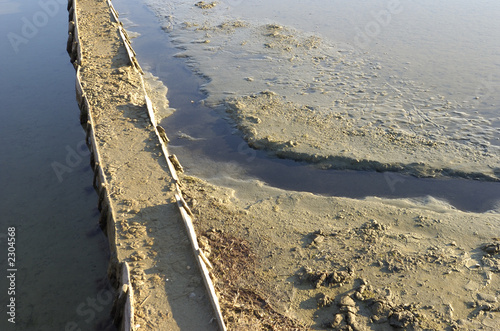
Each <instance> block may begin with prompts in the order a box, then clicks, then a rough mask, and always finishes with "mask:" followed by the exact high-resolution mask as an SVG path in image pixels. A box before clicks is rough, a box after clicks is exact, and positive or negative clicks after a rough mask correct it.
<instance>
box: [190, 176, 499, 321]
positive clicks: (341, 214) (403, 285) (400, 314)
mask: <svg viewBox="0 0 500 331" xmlns="http://www.w3.org/2000/svg"><path fill="white" fill-rule="evenodd" d="M183 182H184V183H185V186H186V189H185V190H184V193H185V199H186V201H187V202H188V204H189V205H190V206H191V209H192V210H193V213H194V214H195V217H196V219H197V222H196V224H197V226H198V228H199V233H201V234H203V237H201V239H200V242H202V243H205V245H207V246H209V247H211V249H208V251H209V252H211V253H210V256H209V259H210V260H211V261H212V264H213V265H214V274H215V275H216V278H215V285H216V288H217V289H218V291H219V292H220V293H222V296H223V299H222V302H221V304H222V309H223V312H224V316H225V318H226V319H227V321H228V326H229V328H230V329H232V330H257V329H266V328H267V327H269V326H270V325H272V327H273V328H274V329H276V330H291V329H296V330H306V329H334V330H392V329H394V330H401V329H404V330H478V329H485V330H496V329H498V328H499V327H500V313H499V311H500V304H499V302H498V293H499V288H500V287H499V281H500V279H499V269H498V267H499V263H500V254H499V253H500V242H499V238H498V234H499V230H498V229H499V228H498V227H499V225H500V217H499V215H498V214H497V213H484V214H475V213H465V212H460V211H457V210H453V209H451V208H450V207H449V206H446V205H445V204H442V203H441V202H439V201H436V200H433V199H432V198H428V199H427V201H425V199H424V200H422V201H412V200H408V199H400V200H397V199H396V200H384V199H378V198H368V199H365V200H354V199H347V198H335V197H321V196H317V195H313V194H309V193H300V192H291V191H284V190H280V189H276V188H271V187H268V186H266V185H265V184H263V183H261V182H258V181H253V182H249V181H238V180H230V179H225V180H224V181H223V182H222V181H221V183H220V184H221V185H213V184H209V183H207V182H205V181H202V180H200V179H197V178H195V177H185V178H183ZM228 261H231V262H230V263H228ZM280 325H281V326H282V327H280Z"/></svg>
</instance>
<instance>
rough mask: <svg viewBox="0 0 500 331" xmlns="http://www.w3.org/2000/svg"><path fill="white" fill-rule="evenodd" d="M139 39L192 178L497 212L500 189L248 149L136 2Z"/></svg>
mask: <svg viewBox="0 0 500 331" xmlns="http://www.w3.org/2000/svg"><path fill="white" fill-rule="evenodd" d="M115 6H116V7H117V9H118V11H119V12H120V13H121V19H122V21H124V22H125V24H126V27H127V29H128V30H131V31H134V32H137V33H138V35H139V37H137V38H135V39H134V40H133V45H134V48H135V50H136V51H137V53H138V57H139V60H140V62H141V64H142V65H143V67H144V68H145V69H147V70H149V71H151V72H152V73H153V74H154V75H157V76H159V77H160V78H161V80H162V81H163V82H164V83H165V84H166V85H167V86H168V88H169V93H168V98H169V101H170V105H171V106H172V107H173V108H175V109H176V111H175V112H174V114H173V115H172V116H170V117H169V118H167V119H166V120H164V121H163V122H162V125H163V126H164V127H165V128H166V130H167V132H168V133H169V138H170V139H171V143H170V146H169V149H170V150H171V152H173V153H176V154H177V155H178V157H179V158H180V160H181V162H182V163H183V165H184V166H185V167H186V168H187V170H188V173H190V174H193V175H196V176H200V177H202V178H206V179H210V178H211V179H213V180H220V179H221V178H223V177H232V178H240V179H245V178H258V179H260V180H263V181H265V182H267V183H269V184H270V185H274V186H277V187H282V188H285V189H292V190H299V191H310V192H315V193H319V194H327V195H336V196H347V197H353V198H362V197H366V196H382V197H390V198H397V197H423V196H427V195H432V196H434V197H437V198H440V199H443V200H446V201H448V202H449V203H450V204H452V205H453V206H455V207H456V208H460V209H463V210H469V211H476V212H483V211H487V210H491V209H497V208H498V202H499V201H500V185H499V184H498V183H484V182H475V181H469V180H432V179H417V178H414V177H411V176H403V175H400V174H394V173H375V172H362V171H322V170H318V169H316V168H314V167H312V166H309V165H307V164H304V163H299V162H294V161H288V160H280V159H277V158H272V157H269V156H268V155H266V153H265V152H262V151H255V150H252V149H250V148H248V146H247V144H246V143H245V142H244V140H243V139H242V138H241V137H240V136H239V135H238V133H237V131H236V130H235V129H234V128H232V127H231V126H230V125H229V124H228V123H227V121H226V120H225V119H223V118H221V117H220V115H219V114H218V113H217V112H215V111H213V110H212V109H210V108H207V107H204V106H203V99H204V98H205V97H206V96H205V95H203V94H202V93H200V91H199V90H200V87H202V86H203V84H205V83H206V81H204V79H202V78H200V77H198V76H197V75H195V74H193V73H192V72H191V70H189V68H187V67H186V62H185V59H183V58H176V57H173V55H174V54H176V53H178V52H179V50H178V49H176V48H175V45H173V44H172V43H171V42H170V40H169V38H168V36H167V35H166V34H165V33H164V32H163V31H162V30H161V29H160V27H159V26H158V23H157V22H155V21H154V20H153V19H152V17H151V15H152V14H151V13H150V12H149V11H148V10H147V9H146V8H144V6H143V5H141V4H138V3H136V2H134V3H131V2H130V1H122V2H120V3H118V4H115Z"/></svg>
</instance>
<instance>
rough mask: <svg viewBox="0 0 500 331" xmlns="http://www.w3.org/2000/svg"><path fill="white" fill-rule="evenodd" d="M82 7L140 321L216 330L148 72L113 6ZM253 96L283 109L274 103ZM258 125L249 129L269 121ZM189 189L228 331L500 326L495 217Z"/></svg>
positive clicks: (263, 192) (220, 187)
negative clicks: (158, 128) (134, 58)
mask: <svg viewBox="0 0 500 331" xmlns="http://www.w3.org/2000/svg"><path fill="white" fill-rule="evenodd" d="M79 3H80V6H82V7H80V9H78V10H77V11H78V14H79V15H80V16H79V17H80V22H81V23H80V25H81V27H80V29H81V31H82V32H81V33H80V38H81V46H82V62H81V67H80V69H79V75H80V77H81V81H82V88H83V90H84V91H85V94H86V96H87V100H88V103H89V105H90V106H91V108H92V110H93V116H92V119H93V121H94V123H95V125H94V130H95V137H96V141H97V142H98V143H97V146H96V147H97V148H98V150H99V155H100V160H99V166H100V167H101V168H102V170H103V173H104V175H105V176H104V177H105V179H106V182H107V183H108V187H109V190H108V191H105V190H104V192H105V193H106V194H104V196H106V197H109V198H108V200H109V207H108V208H112V209H108V210H112V212H113V213H114V214H115V215H116V218H117V220H118V221H117V223H116V224H114V225H113V226H112V227H111V229H112V230H111V231H109V228H110V225H109V224H110V222H109V220H108V223H107V224H108V226H107V227H108V236H111V235H112V234H113V233H115V234H114V236H115V238H116V239H113V240H116V260H117V261H127V262H128V263H129V264H130V266H131V278H132V287H133V289H134V296H135V302H136V304H135V319H136V322H135V324H138V325H140V326H139V327H137V328H138V329H151V330H158V329H160V330H161V329H165V330H176V329H187V330H194V329H200V330H207V329H208V328H209V327H210V326H211V327H213V328H215V327H216V326H215V325H214V324H208V322H210V320H211V318H212V312H211V309H210V305H209V303H208V300H206V294H205V293H204V289H203V286H202V284H201V279H200V276H199V273H198V272H197V271H196V263H195V260H194V256H193V255H192V252H191V250H190V248H189V242H188V240H187V238H186V237H185V233H184V230H183V224H182V219H181V217H180V214H179V211H178V209H177V205H176V203H175V200H176V198H175V192H176V190H177V189H176V185H179V182H178V181H176V180H175V178H174V176H173V175H172V173H171V172H169V165H168V163H167V161H165V159H164V157H163V155H159V154H160V153H163V150H162V149H161V148H160V141H158V138H157V136H156V133H155V131H154V128H153V127H152V126H151V125H150V124H149V120H148V117H147V112H146V105H145V103H144V101H143V100H144V96H143V90H142V86H141V80H140V79H139V78H138V74H137V71H136V69H137V68H138V67H134V66H131V65H130V62H129V61H128V57H127V51H126V49H125V46H124V45H123V44H122V43H121V42H120V38H119V36H118V33H117V24H115V23H112V20H111V18H112V15H111V14H110V11H109V9H108V8H107V7H106V6H107V5H106V3H105V2H96V1H91V0H81V1H80V2H79ZM201 7H202V6H201V5H200V6H199V7H196V8H195V9H196V10H210V9H202V8H201ZM209 7H210V6H209ZM215 8H216V7H215ZM84 31H85V32H84ZM273 38H274V37H273ZM76 58H77V57H76ZM247 82H249V80H247ZM246 98H254V99H256V100H257V101H259V100H260V98H263V99H264V100H263V102H264V103H266V102H278V103H280V102H283V100H282V99H281V97H279V95H277V94H274V93H269V92H265V93H261V94H256V95H255V96H254V97H252V96H246ZM287 101H288V100H287ZM237 102H238V101H237V100H236V101H234V103H235V105H234V107H235V108H234V109H233V110H232V113H234V114H235V115H234V116H239V112H238V109H237V108H238V107H240V106H238V105H237V104H236V103H237ZM259 102H260V101H259ZM281 106H283V105H282V104H281V105H280V107H281ZM164 107H166V106H165V105H164ZM258 108H259V107H257V109H258ZM261 108H262V107H261ZM252 111H253V110H252ZM299 111H300V110H299ZM303 111H304V112H305V111H306V110H305V109H304V110H303ZM244 116H246V115H244ZM260 116H264V115H262V114H261V115H260ZM257 117H258V116H255V117H253V118H249V119H248V120H249V121H251V122H252V123H254V124H257V125H258V124H261V123H262V122H263V120H262V118H260V121H259V118H257ZM270 118H272V116H270ZM256 131H257V129H256ZM167 134H168V132H167ZM419 139H420V138H419ZM290 140H291V139H290ZM284 141H285V142H287V143H288V145H289V146H288V145H287V146H288V147H292V146H293V145H295V143H294V141H293V140H291V142H289V140H286V139H285V140H284ZM298 146H300V145H297V146H296V147H298ZM257 147H258V146H257ZM285 147H286V146H285ZM181 161H182V160H181ZM490 173H491V171H490ZM179 180H180V183H181V184H182V192H183V196H184V200H185V202H186V206H187V207H185V210H190V211H191V213H192V217H193V218H194V220H195V221H194V223H195V226H196V229H197V233H198V234H199V237H198V238H199V243H200V247H201V248H202V250H203V251H204V252H205V256H206V257H207V259H208V260H209V262H210V264H211V265H212V266H213V269H212V270H211V276H212V280H213V283H214V285H215V288H216V290H217V293H218V296H219V300H220V305H221V309H222V312H223V316H224V322H225V324H226V325H227V327H228V329H230V330H259V329H275V330H293V329H295V330H306V329H336V330H390V329H407V330H412V329H413V330H419V329H431V330H440V329H464V330H476V329H481V328H482V329H486V330H496V329H498V328H500V316H499V315H498V314H499V311H500V306H499V303H498V295H499V288H500V287H499V280H500V279H499V272H500V269H499V266H500V264H499V261H500V260H499V258H500V242H499V238H500V233H499V231H500V230H499V229H500V227H499V226H500V217H499V214H498V213H497V212H494V211H492V212H489V213H482V214H479V213H466V212H461V211H457V210H454V209H453V208H451V207H450V206H449V205H446V204H444V203H442V202H440V201H438V200H436V199H433V198H430V197H428V198H425V199H420V200H411V199H399V200H397V199H396V200H384V199H378V198H367V199H364V200H355V199H347V198H335V197H322V196H318V195H314V194H310V193H299V192H293V191H285V190H280V189H276V188H272V187H269V186H267V185H265V184H264V183H262V182H260V181H256V180H236V179H233V178H231V177H228V176H224V175H221V176H220V177H219V178H218V179H214V180H213V181H212V182H211V183H207V182H205V181H203V180H200V179H198V178H196V177H191V176H182V175H180V176H179ZM104 200H106V199H104ZM105 210H106V209H105ZM182 238H184V239H182ZM190 313H193V314H190Z"/></svg>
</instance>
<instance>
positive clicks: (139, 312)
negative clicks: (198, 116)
mask: <svg viewBox="0 0 500 331" xmlns="http://www.w3.org/2000/svg"><path fill="white" fill-rule="evenodd" d="M76 11H77V14H78V15H77V16H78V22H79V31H78V37H79V42H80V43H79V47H81V53H82V56H81V59H80V60H79V61H80V63H78V64H79V65H80V67H79V71H78V73H79V77H80V80H81V85H82V90H83V93H84V94H85V97H86V100H88V104H89V106H90V108H91V109H92V111H91V116H92V120H93V123H94V128H93V130H94V134H95V138H96V141H97V146H96V148H97V149H98V153H99V155H100V160H99V161H100V164H99V165H98V166H99V167H100V168H101V169H102V170H103V171H104V175H105V177H106V182H107V185H108V187H106V190H101V188H99V192H105V194H107V195H108V198H109V201H110V204H111V207H112V209H113V210H114V211H115V216H116V220H114V221H115V223H113V224H111V225H110V224H108V236H109V237H110V238H113V239H114V240H115V241H113V240H112V241H111V242H110V245H111V248H112V249H111V250H112V252H116V256H112V257H111V263H110V276H111V277H114V275H116V274H117V273H118V272H119V271H116V270H114V269H115V268H116V267H117V266H118V265H119V263H121V262H123V261H126V262H128V264H129V265H130V269H131V270H130V274H131V281H132V287H133V290H134V292H133V293H134V302H135V306H134V308H135V314H134V321H135V322H134V325H132V328H133V329H137V330H185V329H190V330H211V329H213V330H215V329H217V326H216V323H213V322H214V318H213V316H214V315H213V311H212V308H211V306H210V303H209V301H208V298H207V292H206V289H205V287H204V285H203V282H202V278H201V275H200V273H199V270H198V268H197V265H196V261H195V258H194V255H193V251H192V249H191V245H190V243H189V240H188V237H187V235H186V230H185V228H184V224H183V221H182V218H181V215H180V213H179V209H178V206H177V202H176V199H175V196H174V194H175V192H176V191H175V183H176V182H175V179H174V178H173V176H172V174H171V172H170V170H169V167H168V164H167V162H166V160H165V157H164V155H163V151H162V148H161V145H160V141H159V140H158V137H157V136H156V134H155V131H154V130H155V129H154V127H153V126H152V125H151V124H150V122H149V117H148V111H147V107H146V103H145V95H144V89H143V85H142V81H141V77H140V76H139V75H140V73H139V71H138V70H137V69H136V67H135V66H134V65H135V64H133V63H131V62H130V60H129V56H128V55H127V50H126V45H125V44H124V42H123V40H122V39H121V37H120V34H119V25H118V23H114V21H113V15H112V12H111V9H110V7H109V6H108V3H107V2H106V1H94V0H79V1H78V2H77V6H76ZM165 105H166V104H164V106H165ZM102 212H104V210H103V211H102Z"/></svg>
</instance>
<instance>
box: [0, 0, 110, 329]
mask: <svg viewBox="0 0 500 331" xmlns="http://www.w3.org/2000/svg"><path fill="white" fill-rule="evenodd" d="M62 2H63V1H61V3H62ZM44 3H51V4H52V6H51V7H45V8H44V7H42V6H40V5H39V4H38V2H28V1H2V3H1V5H0V31H2V35H3V36H4V37H5V36H9V33H14V34H16V36H17V37H15V36H14V35H13V34H10V36H11V37H12V38H17V39H12V40H14V41H16V42H14V43H11V42H10V41H9V39H8V38H3V37H2V38H1V39H0V59H1V62H2V65H1V66H0V91H1V92H0V93H1V95H2V98H1V99H2V106H1V108H0V117H1V120H0V154H1V155H2V157H1V159H0V182H1V184H2V188H1V190H0V195H1V196H0V211H1V217H0V249H1V254H0V265H1V268H2V277H1V281H0V288H1V291H0V292H1V295H0V301H1V305H2V307H3V308H2V309H1V310H0V311H1V312H2V317H1V318H0V329H1V330H14V329H15V330H64V329H65V328H66V327H70V328H71V327H73V328H75V327H78V328H80V329H81V330H96V329H99V330H112V329H113V328H111V327H110V325H111V321H110V318H109V316H110V311H111V305H112V301H113V290H112V288H111V287H110V285H109V282H108V278H107V266H108V260H109V248H108V242H107V239H106V238H105V236H104V234H103V233H102V231H101V230H100V228H99V225H98V220H99V212H98V210H97V208H96V206H97V196H96V194H95V192H94V189H93V187H92V178H93V174H92V171H91V169H90V167H89V165H88V164H89V152H88V149H87V147H86V145H85V136H84V133H83V130H82V128H81V126H80V123H79V109H78V105H77V103H76V101H75V89H74V84H75V71H74V69H73V67H72V65H71V64H70V63H69V57H68V54H67V53H66V40H67V17H68V16H67V11H66V1H64V4H60V3H59V2H50V1H45V2H44ZM26 22H28V23H26ZM31 24H33V26H32V27H31ZM35 24H36V25H35ZM30 27H31V30H30ZM17 41H18V42H17ZM8 227H15V228H16V269H17V272H16V290H15V292H16V293H15V300H16V301H15V302H16V319H15V321H16V324H15V326H14V325H13V324H12V323H9V322H8V321H7V318H8V316H7V315H6V313H5V307H6V304H7V300H9V299H10V296H8V295H7V288H8V287H9V286H8V284H7V282H6V277H5V276H6V266H7V260H6V258H7V229H8Z"/></svg>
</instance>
